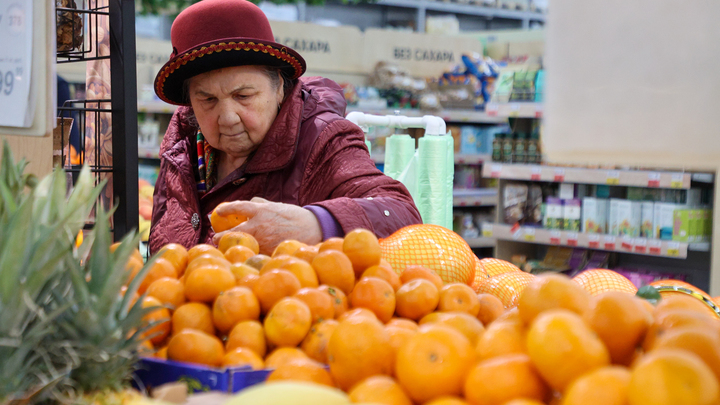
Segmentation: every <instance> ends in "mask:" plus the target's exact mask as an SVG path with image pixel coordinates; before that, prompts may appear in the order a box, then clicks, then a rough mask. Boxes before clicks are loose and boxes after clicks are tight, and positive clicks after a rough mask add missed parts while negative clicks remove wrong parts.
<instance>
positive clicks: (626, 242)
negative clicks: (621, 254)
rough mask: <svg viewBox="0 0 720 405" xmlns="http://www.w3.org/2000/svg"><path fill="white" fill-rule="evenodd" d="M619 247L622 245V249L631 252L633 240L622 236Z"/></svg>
mask: <svg viewBox="0 0 720 405" xmlns="http://www.w3.org/2000/svg"><path fill="white" fill-rule="evenodd" d="M620 247H622V248H623V249H624V250H627V251H628V252H632V249H633V241H632V239H631V238H627V237H623V238H622V239H621V240H620Z"/></svg>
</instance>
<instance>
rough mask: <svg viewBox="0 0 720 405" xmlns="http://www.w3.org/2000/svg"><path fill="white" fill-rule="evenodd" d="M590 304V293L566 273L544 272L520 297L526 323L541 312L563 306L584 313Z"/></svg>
mask: <svg viewBox="0 0 720 405" xmlns="http://www.w3.org/2000/svg"><path fill="white" fill-rule="evenodd" d="M589 306H590V293H588V292H587V291H585V290H584V289H583V288H582V287H580V285H578V284H577V283H576V282H574V281H572V279H571V278H570V277H568V276H566V275H564V274H542V275H540V276H538V277H536V278H535V279H534V280H532V281H531V282H530V284H528V286H527V287H526V288H525V290H523V292H522V294H520V297H519V298H518V311H520V317H521V318H522V319H523V321H524V322H525V324H530V322H532V320H533V319H535V317H536V316H538V315H539V314H540V313H541V312H543V311H547V310H549V309H558V308H563V309H567V310H570V311H572V312H575V313H577V314H580V315H582V314H583V313H584V312H585V311H586V310H587V309H588V307H589Z"/></svg>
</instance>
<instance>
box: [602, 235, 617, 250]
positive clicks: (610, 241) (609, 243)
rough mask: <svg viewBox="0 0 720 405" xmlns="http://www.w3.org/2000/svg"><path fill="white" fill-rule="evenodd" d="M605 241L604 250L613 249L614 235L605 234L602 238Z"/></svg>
mask: <svg viewBox="0 0 720 405" xmlns="http://www.w3.org/2000/svg"><path fill="white" fill-rule="evenodd" d="M604 239H605V240H604V242H605V250H615V237H614V236H606V237H605V238H604Z"/></svg>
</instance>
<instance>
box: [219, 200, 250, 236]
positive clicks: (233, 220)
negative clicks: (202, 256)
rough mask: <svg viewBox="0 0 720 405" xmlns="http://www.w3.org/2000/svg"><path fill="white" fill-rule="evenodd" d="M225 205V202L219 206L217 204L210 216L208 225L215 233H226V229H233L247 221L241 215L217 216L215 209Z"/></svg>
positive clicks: (246, 218)
mask: <svg viewBox="0 0 720 405" xmlns="http://www.w3.org/2000/svg"><path fill="white" fill-rule="evenodd" d="M227 204H228V203H227V202H221V203H220V204H218V206H217V207H215V209H214V210H213V212H212V214H210V225H211V226H212V228H213V230H214V231H215V233H220V232H224V231H227V230H228V229H232V228H235V227H236V226H238V225H240V224H242V223H243V222H245V221H247V220H248V217H246V216H245V215H243V214H230V215H220V214H218V213H217V209H218V208H220V207H222V206H224V205H227Z"/></svg>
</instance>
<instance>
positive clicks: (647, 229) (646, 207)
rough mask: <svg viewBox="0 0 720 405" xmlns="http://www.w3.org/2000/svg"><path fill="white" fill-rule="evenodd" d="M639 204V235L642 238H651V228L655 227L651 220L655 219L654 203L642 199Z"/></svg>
mask: <svg viewBox="0 0 720 405" xmlns="http://www.w3.org/2000/svg"><path fill="white" fill-rule="evenodd" d="M640 205H641V210H640V218H641V219H640V220H641V225H640V236H641V237H643V238H653V237H654V236H653V235H654V234H653V230H654V229H655V226H654V225H653V221H654V220H655V203H653V202H649V201H643V202H641V203H640Z"/></svg>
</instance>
